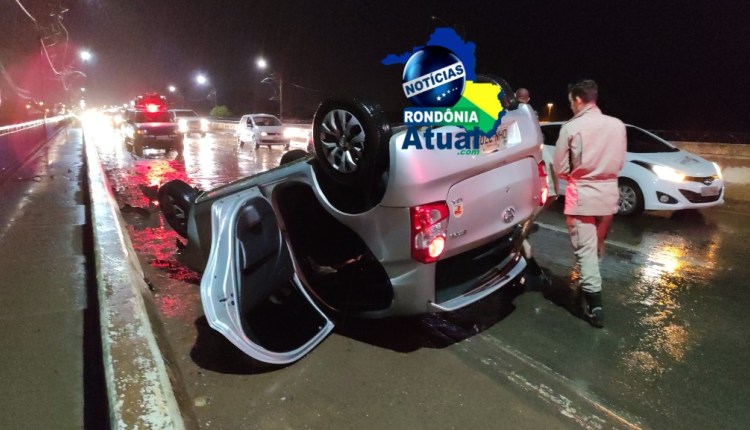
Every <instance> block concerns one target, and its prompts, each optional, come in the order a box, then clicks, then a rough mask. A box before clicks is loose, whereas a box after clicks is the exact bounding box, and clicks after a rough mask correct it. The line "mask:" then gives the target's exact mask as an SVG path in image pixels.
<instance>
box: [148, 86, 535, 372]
mask: <svg viewBox="0 0 750 430" xmlns="http://www.w3.org/2000/svg"><path fill="white" fill-rule="evenodd" d="M505 93H506V94H508V93H509V94H512V91H509V90H507V89H506V91H505ZM503 105H504V106H505V109H507V114H506V115H505V116H503V118H502V123H501V125H500V127H499V128H498V132H497V134H496V135H495V137H493V138H492V139H489V140H487V141H486V145H482V151H481V153H480V152H479V151H477V153H475V154H473V155H471V156H465V155H458V153H457V152H456V151H454V150H426V149H425V150H421V149H416V148H414V147H413V146H409V147H407V148H406V149H402V144H403V141H404V138H405V135H406V132H405V130H404V129H403V127H402V128H396V129H391V128H390V127H389V126H388V124H387V122H386V121H385V119H384V115H383V112H382V110H381V109H380V107H379V106H377V105H376V104H370V103H365V102H362V101H358V100H349V99H331V100H327V101H324V102H323V103H322V104H321V105H320V107H319V108H318V111H317V113H316V115H315V118H314V121H313V139H314V146H315V153H314V155H313V154H305V153H304V151H302V150H295V151H297V152H298V155H299V157H301V158H298V159H296V160H294V161H291V162H289V163H287V164H284V165H281V166H280V167H277V168H273V169H271V170H268V171H264V172H261V173H258V174H256V175H254V176H250V177H248V178H245V179H241V180H238V181H236V182H233V183H230V184H227V185H225V186H222V187H219V188H217V189H214V190H210V191H204V192H200V191H198V190H196V189H194V188H193V187H191V186H190V185H188V184H186V183H185V182H182V181H179V180H175V181H171V182H168V183H166V184H164V185H163V186H162V187H161V188H160V189H159V203H160V207H161V210H162V213H163V215H164V218H165V219H166V220H167V222H168V223H169V225H170V226H171V227H172V228H173V229H174V230H175V231H177V232H178V233H179V234H181V235H182V236H184V237H186V238H187V245H186V248H185V249H184V250H183V252H182V257H181V259H182V261H183V262H184V263H185V264H187V265H188V266H190V267H191V268H193V269H194V270H197V271H200V272H203V277H202V281H201V300H202V302H203V307H204V311H205V315H206V318H207V320H208V322H209V324H210V325H211V327H213V328H214V329H216V330H218V331H219V332H221V333H222V334H223V335H224V336H226V337H227V338H228V339H229V340H230V341H231V342H233V343H234V344H235V345H236V346H237V347H238V348H240V349H241V350H242V351H244V352H245V353H247V354H248V355H250V356H252V357H254V358H255V359H258V360H260V361H264V362H268V363H275V364H281V363H288V362H292V361H296V360H298V359H300V358H301V357H302V356H304V355H305V354H307V353H308V352H309V351H310V350H311V349H312V348H313V347H315V345H317V344H318V343H319V342H321V341H322V340H323V339H324V338H325V336H326V335H327V334H328V333H329V332H330V331H331V329H332V328H333V323H332V322H331V320H330V319H329V317H328V316H327V314H330V313H334V314H335V313H340V314H348V315H355V316H359V317H367V318H383V317H389V316H394V315H409V314H419V313H426V312H442V311H452V310H455V309H459V308H462V307H464V306H467V305H469V304H471V303H474V302H476V301H477V300H480V299H481V298H483V297H486V296H487V295H489V294H491V293H492V292H494V291H496V290H498V289H499V288H501V287H503V286H504V285H507V284H508V283H510V282H511V281H513V280H514V279H515V278H516V277H518V276H519V275H520V274H521V273H522V271H523V270H524V268H525V266H526V262H525V260H524V259H523V257H522V253H521V245H522V242H523V241H524V238H525V237H526V235H527V234H528V232H529V230H530V228H531V226H532V224H533V223H532V220H533V217H534V215H535V214H536V213H537V211H538V209H539V208H540V207H541V206H542V205H543V203H544V202H543V200H544V197H545V196H546V189H544V185H545V183H546V182H545V181H546V178H545V177H544V176H543V175H542V172H543V170H544V169H543V163H542V159H541V151H540V146H541V143H542V136H541V132H540V129H539V124H538V122H537V119H536V116H535V115H534V114H533V112H532V111H531V110H530V109H529V108H528V106H526V105H523V106H520V107H519V106H518V105H517V104H516V103H515V101H514V100H512V99H509V98H508V96H506V97H505V98H504V99H503ZM462 131H463V130H462V129H460V128H458V127H455V126H446V127H437V128H435V129H433V133H434V134H435V133H443V134H446V135H448V134H451V135H452V136H449V137H446V138H447V139H451V138H453V139H454V141H455V139H457V137H456V136H457V133H461V132H462ZM420 139H424V137H422V136H420ZM423 143H424V142H423ZM292 158H297V157H291V158H290V159H292Z"/></svg>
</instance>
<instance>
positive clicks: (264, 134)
mask: <svg viewBox="0 0 750 430" xmlns="http://www.w3.org/2000/svg"><path fill="white" fill-rule="evenodd" d="M260 135H261V136H268V133H266V132H265V131H261V132H260Z"/></svg>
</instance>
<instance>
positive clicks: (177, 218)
mask: <svg viewBox="0 0 750 430" xmlns="http://www.w3.org/2000/svg"><path fill="white" fill-rule="evenodd" d="M196 194H197V191H196V190H195V188H193V187H191V186H190V185H188V184H186V183H185V182H183V181H180V180H179V179H175V180H173V181H169V182H167V183H166V184H164V185H162V186H161V188H159V207H160V208H161V213H162V214H163V215H164V219H165V220H166V221H167V223H168V224H169V226H170V227H172V229H173V230H174V231H175V232H177V234H179V235H180V236H182V237H187V221H188V215H189V213H190V205H191V204H192V203H193V199H194V198H195V195H196Z"/></svg>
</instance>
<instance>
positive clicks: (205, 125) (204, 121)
mask: <svg viewBox="0 0 750 430" xmlns="http://www.w3.org/2000/svg"><path fill="white" fill-rule="evenodd" d="M201 131H208V120H207V119H206V118H201Z"/></svg>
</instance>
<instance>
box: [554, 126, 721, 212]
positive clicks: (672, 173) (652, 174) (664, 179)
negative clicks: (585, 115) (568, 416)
mask: <svg viewBox="0 0 750 430" xmlns="http://www.w3.org/2000/svg"><path fill="white" fill-rule="evenodd" d="M562 124H563V123H561V122H554V123H547V124H543V125H542V126H541V127H542V133H543V134H544V150H543V157H544V161H545V163H547V171H548V172H550V177H552V175H554V172H553V170H552V168H551V166H552V160H553V157H554V151H555V143H556V142H557V137H558V136H559V135H560V127H561V126H562ZM626 131H627V139H628V142H627V151H628V152H627V155H626V157H625V165H624V166H623V168H622V170H621V171H620V175H619V178H618V182H619V189H620V200H619V210H618V212H617V213H618V214H620V215H638V214H640V213H642V212H643V211H644V210H666V211H674V210H681V209H698V208H706V207H711V206H717V205H721V204H723V203H724V181H723V179H722V176H721V169H720V167H719V165H718V164H716V163H712V162H710V161H707V160H705V159H703V158H701V157H699V156H697V155H695V154H692V153H690V152H687V151H683V150H681V149H679V148H677V147H675V146H674V145H672V144H670V143H669V142H667V141H666V140H664V139H662V138H660V137H658V136H656V135H654V134H653V133H649V132H648V131H646V130H643V129H641V128H638V127H636V126H633V125H626ZM559 182H560V185H559V188H560V190H559V193H560V194H561V195H563V196H564V195H565V187H566V185H567V183H566V182H565V181H564V180H560V181H559Z"/></svg>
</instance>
